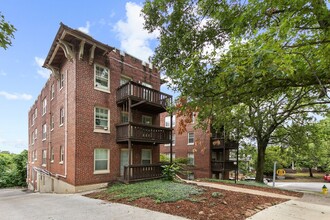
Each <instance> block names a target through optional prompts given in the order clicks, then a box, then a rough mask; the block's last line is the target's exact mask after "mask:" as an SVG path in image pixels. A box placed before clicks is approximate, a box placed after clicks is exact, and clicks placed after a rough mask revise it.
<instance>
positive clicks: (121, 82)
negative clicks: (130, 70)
mask: <svg viewBox="0 0 330 220" xmlns="http://www.w3.org/2000/svg"><path fill="white" fill-rule="evenodd" d="M131 80H132V79H131V78H129V77H127V76H121V77H120V85H121V86H122V85H124V84H126V83H128V82H129V81H131Z"/></svg>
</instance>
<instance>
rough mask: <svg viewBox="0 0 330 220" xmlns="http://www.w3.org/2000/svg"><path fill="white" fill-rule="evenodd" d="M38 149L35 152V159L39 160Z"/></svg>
mask: <svg viewBox="0 0 330 220" xmlns="http://www.w3.org/2000/svg"><path fill="white" fill-rule="evenodd" d="M37 153H38V151H37V150H35V154H34V160H35V161H36V160H38V154H37Z"/></svg>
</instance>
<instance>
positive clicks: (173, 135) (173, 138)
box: [164, 134, 175, 146]
mask: <svg viewBox="0 0 330 220" xmlns="http://www.w3.org/2000/svg"><path fill="white" fill-rule="evenodd" d="M174 145H175V134H172V146H174ZM164 146H170V144H165V145H164Z"/></svg>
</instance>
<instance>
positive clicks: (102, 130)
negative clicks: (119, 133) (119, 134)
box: [94, 129, 110, 134]
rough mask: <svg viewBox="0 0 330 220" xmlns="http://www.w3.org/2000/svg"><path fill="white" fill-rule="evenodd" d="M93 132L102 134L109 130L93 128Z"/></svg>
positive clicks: (107, 132) (108, 132)
mask: <svg viewBox="0 0 330 220" xmlns="http://www.w3.org/2000/svg"><path fill="white" fill-rule="evenodd" d="M94 132H95V133H103V134H110V131H109V130H104V129H94Z"/></svg>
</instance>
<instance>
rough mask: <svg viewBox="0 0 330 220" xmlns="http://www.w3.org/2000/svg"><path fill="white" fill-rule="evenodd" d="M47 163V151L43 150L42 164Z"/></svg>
mask: <svg viewBox="0 0 330 220" xmlns="http://www.w3.org/2000/svg"><path fill="white" fill-rule="evenodd" d="M46 163H47V151H46V150H42V166H46Z"/></svg>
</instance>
